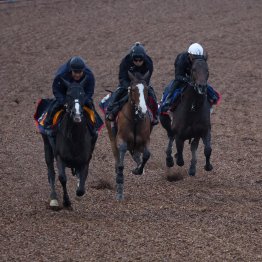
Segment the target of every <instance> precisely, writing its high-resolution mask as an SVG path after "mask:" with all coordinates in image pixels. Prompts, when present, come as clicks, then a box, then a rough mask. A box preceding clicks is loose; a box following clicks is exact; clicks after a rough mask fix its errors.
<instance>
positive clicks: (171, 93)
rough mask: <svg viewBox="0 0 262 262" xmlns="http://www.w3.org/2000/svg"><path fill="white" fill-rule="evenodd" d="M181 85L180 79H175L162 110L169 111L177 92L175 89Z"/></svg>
mask: <svg viewBox="0 0 262 262" xmlns="http://www.w3.org/2000/svg"><path fill="white" fill-rule="evenodd" d="M178 86H179V81H176V80H175V81H173V83H172V86H171V87H170V89H169V91H168V95H167V97H166V99H165V101H164V104H163V105H162V107H161V112H167V111H168V109H169V108H170V106H171V104H172V100H173V94H174V92H175V90H176V89H177V88H178Z"/></svg>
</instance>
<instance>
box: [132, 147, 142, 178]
mask: <svg viewBox="0 0 262 262" xmlns="http://www.w3.org/2000/svg"><path fill="white" fill-rule="evenodd" d="M132 158H133V160H134V161H135V162H136V168H134V169H133V170H132V174H134V175H136V170H137V168H138V167H139V166H140V165H141V163H142V160H141V153H140V152H137V151H136V152H134V153H133V154H132Z"/></svg>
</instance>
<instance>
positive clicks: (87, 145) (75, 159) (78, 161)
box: [42, 79, 96, 208]
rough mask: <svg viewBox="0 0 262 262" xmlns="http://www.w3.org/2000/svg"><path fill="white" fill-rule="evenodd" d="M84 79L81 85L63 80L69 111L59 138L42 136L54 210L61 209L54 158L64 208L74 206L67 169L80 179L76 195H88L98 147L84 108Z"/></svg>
mask: <svg viewBox="0 0 262 262" xmlns="http://www.w3.org/2000/svg"><path fill="white" fill-rule="evenodd" d="M85 80H86V79H83V80H82V81H81V83H69V82H67V81H66V80H63V81H64V83H65V84H66V86H67V96H66V110H65V112H64V115H63V116H62V119H61V122H60V124H59V126H58V130H57V133H56V136H55V137H51V136H48V135H44V134H42V137H43V140H44V149H45V160H46V164H47V169H48V181H49V184H50V187H51V194H50V197H51V201H50V207H51V208H56V207H58V201H57V194H56V190H55V170H54V158H56V162H57V168H58V172H59V181H60V183H61V185H62V187H63V205H64V207H70V206H71V202H70V199H69V195H68V192H67V187H66V184H67V177H66V174H65V168H66V167H69V168H71V169H72V171H73V174H74V175H76V176H77V179H78V184H77V189H76V195H77V196H82V195H84V194H85V181H86V178H87V175H88V169H89V162H90V160H91V158H92V153H93V150H94V147H95V142H96V141H95V140H94V139H93V137H92V136H91V133H90V131H89V128H88V123H87V122H88V118H89V116H88V114H87V113H86V110H84V107H83V101H84V89H83V83H84V81H85Z"/></svg>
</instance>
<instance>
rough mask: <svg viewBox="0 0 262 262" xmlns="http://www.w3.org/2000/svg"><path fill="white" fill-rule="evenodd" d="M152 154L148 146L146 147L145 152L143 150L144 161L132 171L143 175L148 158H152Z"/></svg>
mask: <svg viewBox="0 0 262 262" xmlns="http://www.w3.org/2000/svg"><path fill="white" fill-rule="evenodd" d="M150 155H151V154H150V152H149V150H148V148H147V147H145V149H144V152H143V159H142V163H141V164H140V165H139V166H138V167H137V168H136V169H134V170H133V171H132V172H133V174H134V175H142V174H143V171H144V167H145V164H146V162H147V161H148V159H149V158H150Z"/></svg>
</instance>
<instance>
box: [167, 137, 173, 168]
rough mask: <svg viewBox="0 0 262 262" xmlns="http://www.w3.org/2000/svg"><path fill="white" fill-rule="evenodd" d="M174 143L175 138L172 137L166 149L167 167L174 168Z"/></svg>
mask: <svg viewBox="0 0 262 262" xmlns="http://www.w3.org/2000/svg"><path fill="white" fill-rule="evenodd" d="M173 143H174V137H172V136H170V137H169V141H168V146H167V149H166V166H167V167H173V166H174V159H173V156H172V148H173Z"/></svg>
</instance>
